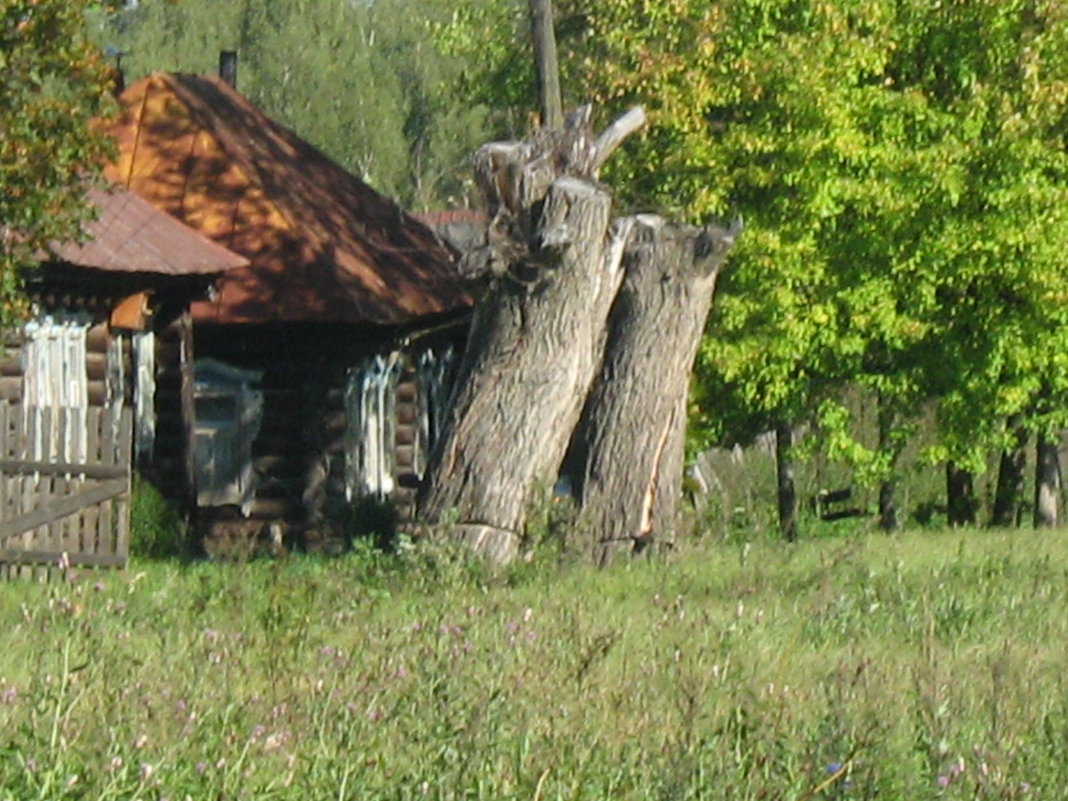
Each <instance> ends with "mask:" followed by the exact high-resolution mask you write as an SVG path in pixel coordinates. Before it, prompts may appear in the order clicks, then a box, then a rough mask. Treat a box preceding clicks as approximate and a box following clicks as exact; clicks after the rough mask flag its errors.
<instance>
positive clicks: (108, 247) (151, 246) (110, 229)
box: [49, 187, 248, 275]
mask: <svg viewBox="0 0 1068 801" xmlns="http://www.w3.org/2000/svg"><path fill="white" fill-rule="evenodd" d="M88 198H89V201H90V202H91V203H93V204H94V205H95V206H96V207H97V208H98V209H99V216H98V217H97V219H95V220H92V221H90V222H87V223H86V224H85V226H84V229H85V233H86V234H87V235H88V237H89V238H88V239H87V240H86V242H84V243H83V244H77V243H74V242H63V243H58V242H57V243H53V244H51V245H50V246H49V250H50V251H51V253H52V255H54V256H55V257H56V258H59V259H62V260H63V261H65V262H68V263H70V264H74V265H77V266H79V267H91V268H93V269H96V270H109V271H113V272H129V273H160V274H164V275H203V274H211V273H219V272H223V271H224V270H230V269H233V268H235V267H245V266H247V265H248V259H246V258H244V257H243V256H239V255H237V254H236V253H232V252H230V251H229V250H227V249H226V248H224V247H222V246H221V245H217V244H216V243H215V242H212V241H211V240H210V239H208V238H207V237H206V236H204V235H202V234H200V233H199V232H197V231H194V230H193V229H192V228H190V227H189V226H187V225H182V223H180V222H178V220H176V219H174V218H173V217H171V216H170V215H169V214H165V213H164V212H162V211H160V210H159V209H157V208H155V207H154V206H153V205H152V204H150V203H148V202H146V201H144V200H142V199H141V198H139V197H137V195H135V194H133V193H132V192H127V191H126V190H124V189H120V188H119V187H114V188H113V189H111V190H107V191H105V190H102V189H97V188H91V189H89V190H88Z"/></svg>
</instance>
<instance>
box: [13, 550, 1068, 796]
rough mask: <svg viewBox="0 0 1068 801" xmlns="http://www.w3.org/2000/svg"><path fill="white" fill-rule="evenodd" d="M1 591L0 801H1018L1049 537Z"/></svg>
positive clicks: (1057, 789)
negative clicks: (605, 564)
mask: <svg viewBox="0 0 1068 801" xmlns="http://www.w3.org/2000/svg"><path fill="white" fill-rule="evenodd" d="M73 578H74V580H73V581H70V582H68V583H54V584H51V585H43V586H42V585H33V584H28V583H26V584H19V583H10V584H5V585H3V586H0V614H2V625H3V629H4V630H5V631H6V632H7V637H6V640H5V647H4V648H3V650H2V651H0V732H2V734H0V737H2V746H0V774H2V776H0V788H2V789H0V798H3V799H18V800H19V801H24V800H25V799H49V801H52V800H54V799H105V798H107V799H134V798H141V799H163V798H166V799H171V801H181V800H182V799H187V798H188V799H193V800H194V801H201V799H283V798H284V799H302V801H304V800H306V799H316V801H318V800H319V799H379V798H383V799H387V798H388V799H422V798H430V799H461V798H462V799H487V800H491V799H492V801H503V800H504V799H537V800H539V801H549V800H550V799H665V800H668V799H670V800H671V801H677V800H679V799H689V798H694V799H697V798H701V799H732V800H735V799H809V798H813V799H815V798H833V799H863V798H870V799H875V798H877V799H902V800H903V801H904V800H908V801H916V800H918V799H941V798H947V799H965V798H967V799H976V798H981V799H988V798H990V799H994V798H996V799H1011V798H1020V799H1030V798H1049V799H1052V798H1063V797H1064V794H1065V792H1066V791H1065V789H1064V788H1066V787H1068V691H1066V687H1065V675H1066V669H1068V542H1066V538H1065V536H1064V535H1063V534H1062V533H1056V532H1052V533H1041V534H1037V533H1034V532H1023V531H1021V532H1012V533H996V532H995V533H991V532H985V531H975V532H966V533H959V532H955V533H922V534H905V535H900V536H896V537H892V538H886V537H882V536H877V535H865V536H863V537H858V538H855V539H849V538H844V539H841V538H840V539H833V538H832V539H821V540H816V541H810V542H803V543H801V544H799V545H796V546H791V547H787V546H785V545H783V544H780V543H777V542H772V541H768V542H756V543H752V544H722V543H719V544H717V543H711V542H704V543H701V542H698V543H695V544H692V545H687V546H686V547H684V548H681V549H680V550H678V551H676V552H675V553H672V554H670V555H668V556H665V557H658V558H655V559H650V560H645V561H638V562H635V563H632V564H627V565H622V566H618V567H615V568H612V569H608V570H603V571H594V570H590V569H587V568H583V567H579V566H572V565H561V564H559V563H558V562H557V560H555V559H554V558H552V557H550V556H544V557H541V558H539V559H535V560H534V561H533V562H532V563H530V564H524V565H521V566H519V567H517V568H515V569H514V570H512V571H510V572H508V573H506V574H502V575H497V576H494V575H489V574H487V573H486V572H485V571H483V570H481V569H480V568H479V567H478V566H477V565H473V564H470V563H468V562H467V561H465V559H464V558H463V557H462V556H458V555H457V554H455V553H453V552H451V551H449V549H447V548H442V547H434V548H431V549H430V550H429V551H428V550H422V549H420V550H413V551H406V552H404V554H403V555H402V556H400V557H385V556H381V555H376V554H374V553H372V552H370V551H359V552H357V553H355V554H352V555H350V556H347V557H343V558H339V559H335V560H330V561H319V560H314V559H311V558H298V557H294V558H290V559H287V560H281V561H276V562H271V561H258V562H252V563H249V564H241V565H237V564H232V565H224V564H211V563H201V564H193V565H186V566H182V565H179V564H177V563H165V562H157V563H148V562H145V563H135V564H134V565H133V566H132V567H131V569H130V570H128V571H127V572H125V573H122V574H118V573H106V574H104V573H97V574H83V575H81V576H79V577H73Z"/></svg>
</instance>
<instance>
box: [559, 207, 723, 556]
mask: <svg viewBox="0 0 1068 801" xmlns="http://www.w3.org/2000/svg"><path fill="white" fill-rule="evenodd" d="M737 233H738V228H732V229H731V230H725V229H723V228H720V227H717V226H711V225H710V226H708V227H706V228H704V229H698V228H696V227H693V226H686V225H675V224H671V223H667V222H665V221H664V220H662V219H661V218H659V217H654V216H645V215H643V216H639V217H638V218H637V219H636V221H635V228H634V233H633V234H632V236H631V239H630V242H629V243H628V246H627V253H626V256H625V258H624V269H625V277H624V279H623V284H622V286H621V288H620V290H619V294H618V295H617V296H616V298H615V303H614V304H613V306H612V311H611V315H610V317H609V320H608V329H607V331H608V336H607V342H606V343H605V349H604V360H603V362H602V364H601V367H600V372H599V374H598V377H597V380H596V382H595V384H594V386H593V389H592V391H591V393H590V396H589V399H588V400H587V402H586V406H585V409H584V411H583V416H582V422H581V424H580V426H579V428H578V429H577V431H576V433H575V437H574V441H573V443H572V452H571V454H570V455H569V459H568V466H567V470H568V472H569V474H570V478H571V485H572V491H573V493H574V495H575V498H576V500H577V501H578V504H579V506H580V514H581V521H582V529H583V530H585V531H588V532H589V534H590V536H591V538H592V541H593V556H594V558H595V559H596V560H597V561H599V562H601V563H603V562H606V561H608V560H609V559H611V558H612V557H613V556H614V555H615V554H616V553H619V552H621V551H624V552H631V551H633V550H635V548H640V547H642V546H644V545H645V544H647V543H649V542H651V541H653V540H654V539H658V538H659V539H664V538H670V536H672V533H673V530H674V526H675V516H676V511H677V507H678V498H679V495H680V493H681V485H682V467H683V465H682V457H683V446H684V440H685V426H686V397H687V391H688V388H689V379H690V372H691V369H692V366H693V360H694V356H695V355H696V352H697V346H698V344H699V342H700V339H701V334H702V332H703V330H704V323H705V319H706V317H707V315H708V310H709V307H710V305H711V301H712V293H713V289H714V287H715V282H716V277H717V274H718V271H719V268H720V265H721V264H722V263H723V260H724V258H725V257H726V254H727V252H728V251H729V249H730V247H731V245H732V244H733V242H734V238H735V236H736V235H737Z"/></svg>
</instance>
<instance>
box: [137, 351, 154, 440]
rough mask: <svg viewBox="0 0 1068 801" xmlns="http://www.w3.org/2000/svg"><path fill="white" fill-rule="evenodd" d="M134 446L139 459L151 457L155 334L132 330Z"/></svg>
mask: <svg viewBox="0 0 1068 801" xmlns="http://www.w3.org/2000/svg"><path fill="white" fill-rule="evenodd" d="M133 361H134V413H135V417H134V448H135V450H136V451H137V457H138V459H141V460H148V459H151V458H152V453H153V451H154V450H155V446H156V404H155V400H156V335H155V333H153V332H152V331H135V332H134V333H133Z"/></svg>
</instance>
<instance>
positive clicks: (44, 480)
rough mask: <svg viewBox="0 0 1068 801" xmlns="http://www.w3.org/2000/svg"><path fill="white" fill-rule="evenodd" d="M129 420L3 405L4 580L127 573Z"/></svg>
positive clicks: (103, 412)
mask: <svg viewBox="0 0 1068 801" xmlns="http://www.w3.org/2000/svg"><path fill="white" fill-rule="evenodd" d="M131 420H132V416H131V414H130V410H129V409H124V410H122V412H121V413H118V414H116V413H115V412H113V411H112V410H110V409H100V408H89V409H69V410H67V409H63V410H59V411H58V412H53V411H52V410H50V409H28V408H26V407H23V406H18V405H9V404H0V578H7V577H12V576H32V577H43V576H48V575H50V574H51V573H52V572H53V571H54V570H55V569H57V568H59V569H61V570H65V569H66V568H67V567H125V566H126V561H127V558H128V556H129V546H130V440H131V431H132V425H131Z"/></svg>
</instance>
